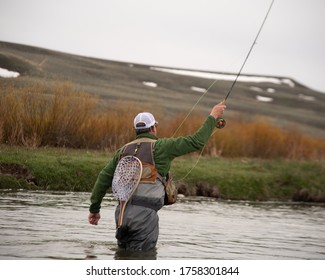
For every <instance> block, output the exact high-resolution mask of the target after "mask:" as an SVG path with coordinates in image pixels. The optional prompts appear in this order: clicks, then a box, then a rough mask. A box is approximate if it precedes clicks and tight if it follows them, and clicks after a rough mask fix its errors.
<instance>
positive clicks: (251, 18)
mask: <svg viewBox="0 0 325 280" xmlns="http://www.w3.org/2000/svg"><path fill="white" fill-rule="evenodd" d="M270 3H271V0H156V1H154V0H68V1H67V0H53V1H46V0H0V41H8V42H13V43H23V44H27V45H32V46H37V47H44V48H48V49H52V50H57V51H62V52H67V53H72V54H78V55H84V56H91V57H98V58H103V59H111V60H118V61H125V62H133V63H143V64H150V65H158V66H170V67H180V68H189V69H196V70H209V71H225V72H238V71H239V69H240V66H241V64H242V63H243V61H244V59H245V57H246V55H247V53H248V51H249V48H250V47H251V45H252V43H253V41H254V39H255V36H256V34H257V32H258V29H259V28H260V26H261V23H262V21H263V19H264V16H265V14H266V12H267V9H268V7H269V5H270ZM324 12H325V1H324V0H275V3H274V5H273V8H272V11H271V13H270V15H269V17H268V19H267V21H266V23H265V25H264V28H263V30H262V33H261V34H260V37H259V39H258V41H257V44H256V45H255V46H254V49H253V51H252V53H251V55H250V57H249V59H248V61H247V63H246V65H245V67H244V70H243V73H247V74H258V75H260V74H262V75H278V76H286V77H290V78H293V79H295V80H297V81H298V82H301V83H302V84H304V85H306V86H309V87H311V88H313V89H316V90H319V91H322V92H325V78H324V76H325V16H324ZM0 67H1V65H0Z"/></svg>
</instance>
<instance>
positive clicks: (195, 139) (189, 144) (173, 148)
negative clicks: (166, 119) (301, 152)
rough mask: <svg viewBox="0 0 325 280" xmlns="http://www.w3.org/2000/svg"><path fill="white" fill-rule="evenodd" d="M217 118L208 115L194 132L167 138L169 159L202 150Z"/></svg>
mask: <svg viewBox="0 0 325 280" xmlns="http://www.w3.org/2000/svg"><path fill="white" fill-rule="evenodd" d="M215 125H216V120H215V118H213V117H212V116H208V117H207V118H206V120H205V122H204V123H203V125H202V126H201V127H200V128H199V130H197V131H196V132H195V133H194V134H192V135H189V136H182V137H177V138H167V139H166V143H165V145H166V146H167V147H168V149H167V150H168V151H169V159H170V160H172V159H173V158H175V157H179V156H182V155H185V154H188V153H191V152H194V151H197V150H200V149H202V148H203V147H204V145H205V144H206V143H207V142H208V140H209V138H210V136H211V134H212V132H213V130H214V128H215Z"/></svg>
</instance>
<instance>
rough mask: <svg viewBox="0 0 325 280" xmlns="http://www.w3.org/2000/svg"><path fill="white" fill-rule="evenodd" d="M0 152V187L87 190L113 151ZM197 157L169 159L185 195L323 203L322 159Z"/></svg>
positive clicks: (2, 148) (324, 178)
mask: <svg viewBox="0 0 325 280" xmlns="http://www.w3.org/2000/svg"><path fill="white" fill-rule="evenodd" d="M0 156H1V160H0V167H1V174H0V188H1V189H13V190H16V189H39V190H58V191H59V190H60V191H86V192H87V191H91V190H92V188H93V185H94V183H95V181H96V179H97V176H98V173H99V172H100V171H101V169H102V168H103V167H104V166H105V165H106V164H107V162H108V161H109V160H110V158H111V156H112V154H110V153H106V152H99V151H93V150H75V149H63V148H37V149H32V148H25V147H10V146H4V145H3V146H0ZM197 159H198V157H197V156H196V155H191V156H184V157H181V158H177V159H176V160H175V161H174V162H173V164H172V170H171V171H172V173H173V177H174V179H175V181H176V184H177V185H179V186H182V187H181V188H180V189H182V190H183V193H184V188H185V189H186V191H188V194H192V195H202V193H205V194H206V196H210V195H211V196H214V197H216V198H221V199H232V200H251V201H267V200H276V201H290V200H297V201H301V200H302V201H313V202H325V164H324V162H323V161H292V160H271V159H225V158H219V157H202V158H201V159H200V160H199V162H198V164H197V165H195V164H196V162H197ZM8 166H9V167H10V166H13V167H14V168H12V169H11V170H9V168H8ZM194 166H195V168H194V169H192V168H193V167H194ZM6 167H7V168H6ZM19 167H20V168H19ZM19 169H21V170H19ZM8 170H9V171H8ZM14 170H16V172H14ZM189 171H190V172H189ZM185 176H186V177H185ZM184 177H185V178H184Z"/></svg>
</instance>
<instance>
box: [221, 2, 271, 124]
mask: <svg viewBox="0 0 325 280" xmlns="http://www.w3.org/2000/svg"><path fill="white" fill-rule="evenodd" d="M273 3H274V0H272V2H271V4H270V6H269V9H268V10H267V13H266V15H265V17H264V20H263V22H262V24H261V26H260V29H259V30H258V32H257V34H256V37H255V39H254V42H253V44H252V45H251V47H250V49H249V51H248V53H247V55H246V58H245V60H244V62H243V64H242V65H241V67H240V69H239V71H238V73H237V75H236V78H235V80H234V81H233V83H232V85H231V87H230V89H229V91H228V93H227V95H226V97H225V98H224V100H223V103H225V102H226V100H227V99H228V97H229V95H230V93H231V92H232V90H233V88H234V86H235V84H236V82H237V80H238V78H239V76H240V75H241V72H242V70H243V68H244V66H245V64H246V62H247V60H248V57H249V56H250V54H251V52H252V50H253V48H254V46H255V44H256V42H257V39H258V37H259V35H260V33H261V31H262V29H263V26H264V24H265V22H266V19H267V17H268V16H269V13H270V11H271V9H272V6H273ZM225 126H226V120H225V119H224V118H217V124H216V128H219V129H221V128H224V127H225Z"/></svg>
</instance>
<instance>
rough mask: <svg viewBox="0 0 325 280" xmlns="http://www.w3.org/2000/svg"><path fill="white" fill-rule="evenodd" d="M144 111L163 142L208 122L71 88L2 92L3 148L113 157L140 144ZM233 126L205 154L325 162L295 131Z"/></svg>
mask: <svg viewBox="0 0 325 280" xmlns="http://www.w3.org/2000/svg"><path fill="white" fill-rule="evenodd" d="M140 111H151V112H152V113H154V115H155V117H156V119H157V120H158V121H159V127H158V133H159V137H171V136H175V137H177V136H179V135H189V134H192V133H193V132H195V130H196V129H198V128H199V127H200V125H201V124H202V122H203V120H204V118H205V116H202V115H198V114H194V113H193V114H191V115H190V117H189V118H188V119H187V120H186V121H185V122H184V124H183V125H182V127H181V128H179V125H180V123H181V122H182V121H183V119H184V115H183V114H178V115H173V116H166V115H165V114H164V113H163V112H161V111H160V110H159V109H157V106H154V105H150V104H145V105H144V104H142V103H141V104H140V103H137V102H130V101H128V102H124V101H105V100H103V99H99V98H98V97H96V96H94V95H90V94H87V93H85V92H82V91H79V90H77V89H75V88H74V87H73V86H72V85H71V84H69V83H63V84H62V83H59V84H56V85H54V86H51V87H45V86H42V85H36V86H26V87H23V88H20V87H17V86H16V87H15V86H2V87H1V88H0V116H1V118H0V143H5V144H9V145H24V146H29V147H39V146H59V147H72V148H90V149H107V150H109V151H113V150H115V149H116V148H118V147H120V146H122V145H123V144H124V143H126V142H128V141H130V140H131V139H133V138H134V130H133V128H132V127H133V123H132V122H133V118H134V116H135V115H136V114H137V113H139V112H140ZM227 121H228V122H227V126H226V127H225V128H224V129H222V130H217V131H216V133H215V134H214V135H213V137H212V139H210V141H209V143H208V144H207V146H206V148H205V150H204V153H205V154H209V155H213V156H224V157H260V158H287V159H323V158H324V156H325V141H324V139H318V138H313V137H311V136H306V135H303V134H301V133H300V132H299V131H298V130H296V129H294V128H287V129H286V130H281V129H279V128H277V127H275V126H274V125H272V124H271V123H270V122H268V121H266V120H263V119H256V120H252V121H245V122H244V121H242V120H240V119H232V120H227ZM178 128H179V129H178ZM177 130H178V132H177V134H176V135H174V134H175V132H176V131H177Z"/></svg>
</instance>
